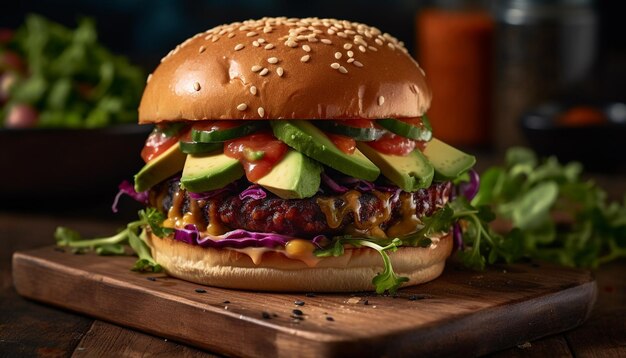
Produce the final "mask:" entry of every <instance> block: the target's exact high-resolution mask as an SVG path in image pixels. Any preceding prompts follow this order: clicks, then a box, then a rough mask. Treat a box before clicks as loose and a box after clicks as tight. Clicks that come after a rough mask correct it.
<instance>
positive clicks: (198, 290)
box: [196, 288, 206, 293]
mask: <svg viewBox="0 0 626 358" xmlns="http://www.w3.org/2000/svg"><path fill="white" fill-rule="evenodd" d="M196 293H206V290H203V289H201V288H196Z"/></svg>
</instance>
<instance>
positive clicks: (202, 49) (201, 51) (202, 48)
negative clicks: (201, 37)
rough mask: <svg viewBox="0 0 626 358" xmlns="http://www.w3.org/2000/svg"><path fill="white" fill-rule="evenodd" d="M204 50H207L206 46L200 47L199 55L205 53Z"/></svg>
mask: <svg viewBox="0 0 626 358" xmlns="http://www.w3.org/2000/svg"><path fill="white" fill-rule="evenodd" d="M204 50H206V48H204V46H200V48H199V49H198V53H203V52H204Z"/></svg>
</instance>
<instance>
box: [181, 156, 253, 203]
mask: <svg viewBox="0 0 626 358" xmlns="http://www.w3.org/2000/svg"><path fill="white" fill-rule="evenodd" d="M243 174H244V171H243V165H241V163H240V162H239V161H238V160H237V159H233V158H230V157H227V156H226V155H225V154H224V153H223V152H222V150H219V151H217V152H213V153H206V154H189V155H187V161H185V167H184V168H183V175H182V177H181V178H180V182H181V183H182V186H183V187H184V188H185V189H187V190H189V191H191V192H194V193H202V192H205V191H209V190H215V189H220V188H223V187H225V186H226V185H228V184H229V183H232V182H233V181H235V180H237V179H239V178H241V177H242V176H243Z"/></svg>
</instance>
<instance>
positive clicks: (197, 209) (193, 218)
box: [163, 189, 228, 235]
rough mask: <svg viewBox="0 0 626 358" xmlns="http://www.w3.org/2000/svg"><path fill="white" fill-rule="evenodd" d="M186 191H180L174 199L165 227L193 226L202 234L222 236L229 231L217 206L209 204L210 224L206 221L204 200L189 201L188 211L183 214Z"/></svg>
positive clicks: (177, 191) (175, 194)
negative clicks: (220, 216) (219, 216)
mask: <svg viewBox="0 0 626 358" xmlns="http://www.w3.org/2000/svg"><path fill="white" fill-rule="evenodd" d="M184 202H185V191H184V190H183V189H178V190H176V192H175V193H174V196H173V198H172V206H171V207H170V209H169V210H168V212H167V218H166V219H165V220H164V221H163V226H164V227H168V228H179V229H180V228H184V227H185V225H187V224H193V225H195V226H196V228H198V231H200V232H201V233H206V234H210V235H221V234H224V233H226V232H227V231H228V228H226V227H225V226H224V225H222V224H221V221H220V220H219V218H218V212H217V205H212V204H208V209H207V210H208V216H209V222H208V223H207V222H206V220H204V215H203V213H202V208H203V207H205V206H206V205H207V203H206V202H205V201H204V200H193V199H189V205H188V209H187V210H186V211H185V212H183V204H184Z"/></svg>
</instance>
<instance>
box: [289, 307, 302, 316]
mask: <svg viewBox="0 0 626 358" xmlns="http://www.w3.org/2000/svg"><path fill="white" fill-rule="evenodd" d="M291 312H292V313H293V314H295V315H296V316H302V315H303V314H304V313H302V311H301V310H299V309H297V308H296V309H294V310H292V311H291Z"/></svg>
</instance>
